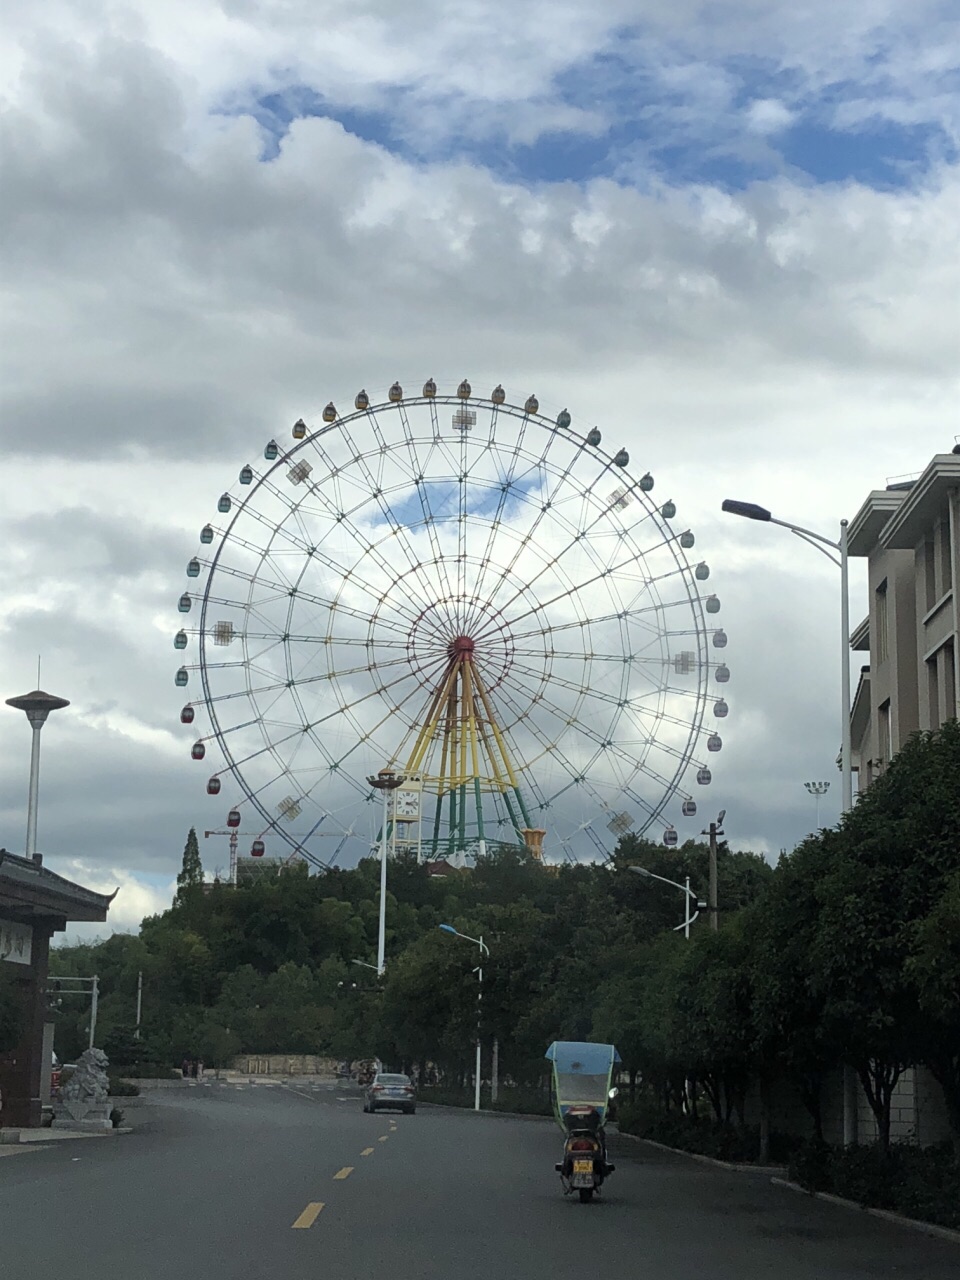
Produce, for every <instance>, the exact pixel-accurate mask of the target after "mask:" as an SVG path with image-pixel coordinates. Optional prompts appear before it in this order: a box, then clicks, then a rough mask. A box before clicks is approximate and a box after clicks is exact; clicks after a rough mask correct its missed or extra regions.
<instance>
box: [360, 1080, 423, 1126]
mask: <svg viewBox="0 0 960 1280" xmlns="http://www.w3.org/2000/svg"><path fill="white" fill-rule="evenodd" d="M363 1109H364V1111H367V1112H374V1111H386V1110H388V1109H390V1110H395V1111H402V1112H404V1114H406V1115H408V1116H412V1115H413V1113H414V1112H415V1111H416V1109H417V1091H416V1089H415V1088H414V1087H413V1083H412V1081H411V1080H410V1077H409V1076H401V1075H390V1074H389V1073H387V1072H385V1071H378V1072H377V1074H376V1075H375V1076H374V1077H373V1082H372V1083H371V1084H370V1086H369V1088H368V1089H367V1092H366V1094H365V1095H364V1103H363Z"/></svg>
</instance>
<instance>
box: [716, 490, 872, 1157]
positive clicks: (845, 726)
mask: <svg viewBox="0 0 960 1280" xmlns="http://www.w3.org/2000/svg"><path fill="white" fill-rule="evenodd" d="M722 509H723V510H724V511H727V512H729V513H730V514H731V515H735V516H745V517H746V518H747V519H748V520H762V521H764V522H766V523H768V524H778V525H781V526H782V527H783V528H784V529H789V530H790V532H791V533H795V534H796V535H797V537H798V538H802V539H803V541H804V542H809V543H810V545H811V546H812V547H816V549H817V550H818V551H819V552H821V554H823V555H825V556H826V557H827V559H828V560H829V561H830V562H831V563H832V564H835V565H836V566H837V567H838V568H839V570H840V701H841V703H842V704H843V705H842V706H841V709H840V711H841V719H840V729H841V735H842V736H841V739H840V742H841V747H840V777H841V786H842V789H843V804H842V809H843V812H844V813H849V812H850V810H851V809H852V808H853V753H852V751H851V743H850V596H849V590H848V582H849V574H848V555H847V521H846V520H841V521H840V540H839V541H838V542H834V541H833V540H832V539H831V538H825V537H824V536H823V535H822V534H820V533H814V532H813V530H812V529H804V528H802V527H801V526H800V525H796V524H790V522H789V521H787V520H775V519H774V518H773V516H772V515H771V514H770V512H769V511H768V510H767V509H766V507H761V506H758V505H757V504H756V503H755V502H737V501H735V500H734V499H732V498H727V499H726V500H725V501H724V503H723V504H722ZM827 547H830V548H831V550H833V551H836V552H838V553H839V559H838V558H837V557H836V556H834V555H831V554H830V551H828V550H827V549H826V548H827ZM856 1088H857V1082H856V1076H855V1075H854V1072H853V1068H852V1067H850V1066H846V1067H844V1071H843V1143H844V1146H848V1147H849V1146H852V1145H853V1143H854V1142H856V1139H857V1093H856Z"/></svg>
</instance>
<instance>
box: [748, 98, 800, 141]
mask: <svg viewBox="0 0 960 1280" xmlns="http://www.w3.org/2000/svg"><path fill="white" fill-rule="evenodd" d="M745 114H746V117H747V128H748V129H749V130H750V131H751V132H752V133H759V134H763V135H766V134H770V133H779V132H780V131H781V130H782V129H786V128H787V127H788V125H790V124H791V123H792V122H793V120H794V118H795V112H793V111H791V110H790V108H789V107H788V106H787V105H786V104H785V103H783V102H781V100H780V99H779V98H757V99H755V100H754V101H753V102H751V103H750V105H749V107H747V110H746V113H745Z"/></svg>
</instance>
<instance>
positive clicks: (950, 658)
mask: <svg viewBox="0 0 960 1280" xmlns="http://www.w3.org/2000/svg"><path fill="white" fill-rule="evenodd" d="M956 663H957V657H956V651H955V649H954V645H953V641H952V640H948V641H947V643H946V644H945V645H944V646H943V692H944V698H943V720H952V719H953V717H954V716H956V715H960V706H958V704H957V665H956ZM942 723H943V721H942V720H941V724H942Z"/></svg>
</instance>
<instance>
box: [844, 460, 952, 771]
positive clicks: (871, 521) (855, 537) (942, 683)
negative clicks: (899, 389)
mask: <svg viewBox="0 0 960 1280" xmlns="http://www.w3.org/2000/svg"><path fill="white" fill-rule="evenodd" d="M848 536H849V548H850V555H852V556H862V557H864V558H865V559H866V560H867V568H868V591H869V613H868V614H867V617H866V618H864V620H863V622H861V623H860V625H859V626H858V627H857V628H856V629H855V631H854V632H853V634H852V635H851V637H850V644H851V647H852V648H853V649H854V650H859V651H862V652H866V653H869V655H870V659H869V664H867V665H865V666H863V667H862V668H861V671H860V682H859V686H858V688H857V691H856V695H855V697H854V700H853V707H852V710H851V732H852V747H853V767H854V769H855V770H857V771H858V775H859V784H860V788H861V790H862V789H864V788H866V787H868V786H869V785H870V783H871V782H872V781H873V779H874V778H875V777H877V776H878V775H879V774H881V773H882V772H883V771H884V770H885V769H886V767H887V765H888V764H889V762H890V760H891V759H892V758H893V756H894V755H896V753H897V752H898V751H899V750H900V747H901V746H902V745H903V743H904V742H905V741H906V740H907V738H908V737H909V736H910V734H911V733H915V732H916V731H917V730H918V729H938V728H939V727H940V725H942V724H943V723H944V721H945V720H949V719H951V718H952V717H954V716H956V715H958V714H960V703H958V692H960V445H957V446H956V448H955V449H954V450H953V452H952V453H938V454H937V455H936V456H935V457H934V458H933V459H932V461H931V462H930V464H929V466H928V467H927V468H926V470H925V471H924V472H923V473H922V474H921V475H919V476H918V477H916V479H911V480H904V481H897V482H893V483H891V484H889V485H887V487H886V488H885V489H878V490H875V491H874V492H873V493H871V494H870V495H869V497H868V498H867V500H866V501H865V502H864V504H863V506H862V507H861V508H860V510H859V511H858V512H857V514H856V516H855V517H854V518H853V520H852V521H851V523H850V529H849V535H848Z"/></svg>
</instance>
